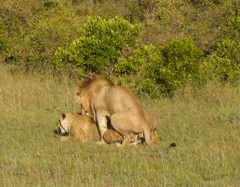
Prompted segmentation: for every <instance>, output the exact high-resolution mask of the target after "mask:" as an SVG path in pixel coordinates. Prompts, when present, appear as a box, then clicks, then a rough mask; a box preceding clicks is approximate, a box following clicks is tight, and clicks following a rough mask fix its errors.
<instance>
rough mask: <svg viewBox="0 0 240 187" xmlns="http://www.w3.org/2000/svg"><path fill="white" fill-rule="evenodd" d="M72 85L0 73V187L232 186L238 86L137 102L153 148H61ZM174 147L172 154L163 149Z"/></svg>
mask: <svg viewBox="0 0 240 187" xmlns="http://www.w3.org/2000/svg"><path fill="white" fill-rule="evenodd" d="M77 81H78V80H68V79H67V78H62V79H59V78H54V77H53V76H51V75H49V76H48V75H45V76H43V75H39V74H34V73H30V74H28V75H26V74H22V73H19V74H14V75H12V74H11V68H9V67H8V66H6V65H2V64H1V66H0V106H1V107H0V114H1V117H0V126H1V131H0V139H1V140H0V142H1V143H0V155H1V156H0V178H1V180H0V186H238V185H239V184H240V174H239V170H240V165H239V162H240V145H239V142H240V125H239V123H240V108H239V106H240V98H239V97H240V86H238V87H234V88H233V87H230V86H228V85H225V86H222V85H221V84H219V83H218V82H211V83H209V84H208V85H207V87H206V88H204V89H203V90H197V91H196V90H194V89H193V88H191V87H185V88H182V89H179V90H178V93H177V94H176V95H175V96H174V97H173V98H164V97H162V98H160V99H158V100H150V99H147V97H144V96H139V98H140V100H141V101H142V102H143V104H144V106H145V107H146V108H147V109H149V110H150V111H152V112H153V113H154V114H155V116H156V118H157V121H158V125H159V126H158V130H157V131H158V135H159V138H160V139H159V140H158V146H159V148H157V149H152V148H150V147H148V146H146V144H144V145H140V146H136V147H135V146H130V147H124V148H118V147H116V145H114V144H112V145H105V146H98V145H96V144H94V143H78V142H60V141H59V138H60V135H58V134H56V133H54V132H55V131H56V130H57V120H58V113H60V112H66V111H72V112H79V110H80V107H79V106H78V105H77V104H75V103H74V99H73V93H74V88H75V83H76V82H77ZM172 142H175V143H176V144H177V147H175V148H169V149H166V147H167V146H168V145H170V143H172Z"/></svg>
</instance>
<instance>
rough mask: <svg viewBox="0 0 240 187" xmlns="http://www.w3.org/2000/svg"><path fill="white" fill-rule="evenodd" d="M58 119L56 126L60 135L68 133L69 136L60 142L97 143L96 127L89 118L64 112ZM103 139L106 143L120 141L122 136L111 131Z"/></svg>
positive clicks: (97, 132)
mask: <svg viewBox="0 0 240 187" xmlns="http://www.w3.org/2000/svg"><path fill="white" fill-rule="evenodd" d="M59 118H60V119H59V123H58V126H59V128H60V130H61V133H62V134H64V133H69V136H67V137H66V136H63V137H61V138H60V140H61V141H67V140H70V139H71V140H74V141H80V142H97V141H99V140H100V136H99V130H98V128H97V125H96V124H95V123H94V122H93V121H92V118H90V117H89V116H84V115H78V114H74V113H72V112H66V113H61V114H59ZM109 128H110V127H109ZM103 138H104V140H105V141H106V142H107V143H113V142H117V141H122V136H121V135H120V134H118V133H117V132H116V131H113V130H112V129H109V130H108V131H106V132H105V134H104V136H103Z"/></svg>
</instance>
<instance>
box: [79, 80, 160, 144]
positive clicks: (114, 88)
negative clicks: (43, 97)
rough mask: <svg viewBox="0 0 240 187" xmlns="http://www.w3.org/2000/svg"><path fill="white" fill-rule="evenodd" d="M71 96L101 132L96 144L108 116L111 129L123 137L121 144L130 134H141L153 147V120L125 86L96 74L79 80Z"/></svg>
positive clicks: (155, 135)
mask: <svg viewBox="0 0 240 187" xmlns="http://www.w3.org/2000/svg"><path fill="white" fill-rule="evenodd" d="M75 98H76V99H77V102H78V103H79V104H81V105H82V110H83V111H85V112H88V114H89V115H91V116H93V119H94V121H95V122H97V123H98V125H99V129H100V134H101V141H100V142H99V144H103V143H104V139H103V138H102V137H103V134H104V133H105V132H106V131H107V118H109V119H110V120H111V124H112V126H113V128H114V129H115V130H116V131H117V132H118V133H120V134H121V135H122V136H123V143H122V145H123V146H127V145H128V144H129V143H130V141H131V139H132V138H133V136H134V134H139V133H143V134H144V138H145V141H146V143H147V144H148V145H149V146H153V147H156V146H155V144H154V143H155V142H156V141H157V132H156V128H157V120H156V118H155V117H154V115H153V114H152V113H151V112H149V111H148V110H147V109H145V108H144V107H143V105H142V104H141V102H140V101H139V100H138V99H137V97H136V96H135V95H134V94H133V93H132V92H131V91H130V90H129V89H127V88H125V87H123V86H118V85H115V84H114V82H113V81H111V80H110V79H108V78H106V77H105V76H101V75H99V76H94V77H92V78H87V79H86V80H85V81H83V82H80V83H79V84H78V85H77V87H76V90H75ZM150 131H152V137H153V138H152V140H153V141H151V139H150Z"/></svg>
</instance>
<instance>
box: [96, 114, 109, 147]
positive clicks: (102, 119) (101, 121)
mask: <svg viewBox="0 0 240 187" xmlns="http://www.w3.org/2000/svg"><path fill="white" fill-rule="evenodd" d="M97 123H98V126H99V130H100V141H99V142H96V143H97V144H99V145H102V144H105V143H106V142H105V141H104V139H103V135H104V133H105V132H106V131H107V130H108V128H107V118H106V116H105V115H101V114H98V115H97Z"/></svg>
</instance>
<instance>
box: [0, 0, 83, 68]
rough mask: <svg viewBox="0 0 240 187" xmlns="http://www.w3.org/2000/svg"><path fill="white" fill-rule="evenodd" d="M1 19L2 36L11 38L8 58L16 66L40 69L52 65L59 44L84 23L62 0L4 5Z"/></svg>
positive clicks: (9, 39)
mask: <svg viewBox="0 0 240 187" xmlns="http://www.w3.org/2000/svg"><path fill="white" fill-rule="evenodd" d="M0 23H1V27H2V29H3V31H4V32H3V34H2V37H3V38H4V39H6V40H7V42H8V45H7V47H6V48H5V50H4V55H5V58H6V60H7V61H8V62H9V63H13V64H15V65H16V66H15V67H21V68H24V70H30V69H32V70H38V71H42V70H43V71H45V70H46V69H47V68H49V67H51V66H52V60H53V54H54V52H55V51H56V49H57V47H59V46H65V45H66V44H69V43H70V41H72V40H73V38H76V36H77V33H78V29H79V28H78V27H79V25H80V24H76V23H77V21H76V18H75V16H74V15H73V14H72V13H71V12H69V11H68V10H67V9H66V8H65V7H64V6H63V5H62V4H60V3H57V4H55V5H54V6H48V7H46V4H42V3H41V2H39V1H37V2H36V3H33V2H32V1H30V0H22V1H16V0H14V1H12V2H11V3H9V4H7V3H6V4H4V5H2V6H1V7H0ZM0 40H1V39H0Z"/></svg>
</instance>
